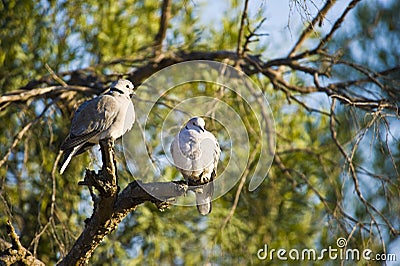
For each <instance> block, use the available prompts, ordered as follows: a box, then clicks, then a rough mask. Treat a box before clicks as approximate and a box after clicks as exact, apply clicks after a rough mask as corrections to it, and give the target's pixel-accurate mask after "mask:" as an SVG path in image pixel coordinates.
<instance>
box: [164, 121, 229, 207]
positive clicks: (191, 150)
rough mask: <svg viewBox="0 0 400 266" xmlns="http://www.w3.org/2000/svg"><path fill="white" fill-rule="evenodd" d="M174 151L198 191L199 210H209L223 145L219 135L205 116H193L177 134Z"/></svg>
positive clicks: (174, 157)
mask: <svg viewBox="0 0 400 266" xmlns="http://www.w3.org/2000/svg"><path fill="white" fill-rule="evenodd" d="M170 152H171V155H172V158H173V160H174V164H175V167H176V168H177V169H178V170H179V171H180V172H181V174H182V175H183V177H184V179H185V180H186V182H187V184H188V186H189V187H192V190H194V192H195V195H196V205H197V210H198V211H199V213H200V214H202V215H207V214H209V213H210V212H211V209H212V204H211V200H212V195H213V193H214V184H213V180H214V179H215V178H216V176H217V165H218V161H219V157H220V153H221V149H220V147H219V144H218V141H217V139H216V138H215V136H214V135H213V134H212V133H211V132H209V131H207V130H206V129H205V122H204V119H203V118H201V117H197V116H196V117H193V118H191V119H190V120H189V121H188V122H187V123H186V124H185V126H184V127H183V128H182V129H181V130H180V131H179V133H178V134H177V135H176V136H175V137H174V139H173V141H172V143H171V147H170Z"/></svg>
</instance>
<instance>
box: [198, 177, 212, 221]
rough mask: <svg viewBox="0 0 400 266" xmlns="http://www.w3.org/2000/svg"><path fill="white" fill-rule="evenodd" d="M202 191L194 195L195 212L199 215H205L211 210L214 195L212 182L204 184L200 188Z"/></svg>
mask: <svg viewBox="0 0 400 266" xmlns="http://www.w3.org/2000/svg"><path fill="white" fill-rule="evenodd" d="M202 190H203V191H201V192H197V191H196V192H195V193H196V205H197V210H198V211H199V213H200V214H201V215H207V214H209V213H210V212H211V209H212V204H211V200H212V195H213V193H214V184H213V183H212V182H210V183H208V184H206V185H204V186H203V188H202Z"/></svg>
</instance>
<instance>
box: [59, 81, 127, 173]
mask: <svg viewBox="0 0 400 266" xmlns="http://www.w3.org/2000/svg"><path fill="white" fill-rule="evenodd" d="M133 88H134V86H133V84H132V83H131V82H130V81H129V80H117V81H115V82H114V83H112V84H111V87H110V90H109V91H108V92H107V93H106V94H103V95H101V96H98V97H96V98H93V99H91V100H89V101H86V102H84V103H83V104H82V105H81V106H79V108H78V109H77V110H76V111H75V114H74V118H73V119H72V124H71V129H70V132H69V135H68V136H67V138H66V139H65V140H64V142H63V144H62V145H61V150H63V151H65V154H64V160H63V161H62V166H61V168H60V174H62V173H64V171H65V168H66V167H67V166H68V164H69V162H70V161H71V158H72V157H73V156H74V155H78V154H81V153H83V152H85V151H86V150H88V149H89V148H90V147H92V146H93V145H96V144H98V143H99V141H100V140H102V139H107V138H113V139H117V138H119V137H121V136H122V135H124V134H125V133H126V132H127V131H128V130H130V129H131V128H132V125H133V123H134V121H135V111H134V108H133V104H132V101H131V96H132V94H133Z"/></svg>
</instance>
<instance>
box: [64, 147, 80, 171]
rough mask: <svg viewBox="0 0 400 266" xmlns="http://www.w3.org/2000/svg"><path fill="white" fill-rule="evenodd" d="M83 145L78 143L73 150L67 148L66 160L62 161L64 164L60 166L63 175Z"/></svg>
mask: <svg viewBox="0 0 400 266" xmlns="http://www.w3.org/2000/svg"><path fill="white" fill-rule="evenodd" d="M81 146H82V145H78V146H76V147H74V148H73V149H72V150H71V149H70V150H67V151H66V153H65V154H64V160H63V161H62V165H61V168H60V175H62V174H63V173H64V171H65V169H66V168H67V166H68V164H69V162H70V161H71V159H72V157H73V156H74V155H75V154H76V152H77V151H78V150H79V149H80V148H81Z"/></svg>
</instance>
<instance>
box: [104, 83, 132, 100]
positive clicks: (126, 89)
mask: <svg viewBox="0 0 400 266" xmlns="http://www.w3.org/2000/svg"><path fill="white" fill-rule="evenodd" d="M133 88H134V86H133V84H132V82H130V81H129V80H127V79H119V80H117V81H114V82H113V83H112V84H111V88H110V90H111V91H116V92H118V93H120V94H124V95H127V96H129V97H132V95H133V93H134V91H133Z"/></svg>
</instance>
